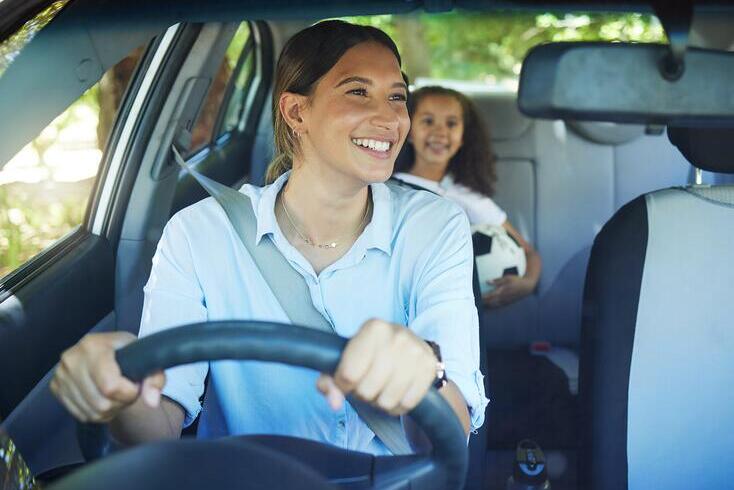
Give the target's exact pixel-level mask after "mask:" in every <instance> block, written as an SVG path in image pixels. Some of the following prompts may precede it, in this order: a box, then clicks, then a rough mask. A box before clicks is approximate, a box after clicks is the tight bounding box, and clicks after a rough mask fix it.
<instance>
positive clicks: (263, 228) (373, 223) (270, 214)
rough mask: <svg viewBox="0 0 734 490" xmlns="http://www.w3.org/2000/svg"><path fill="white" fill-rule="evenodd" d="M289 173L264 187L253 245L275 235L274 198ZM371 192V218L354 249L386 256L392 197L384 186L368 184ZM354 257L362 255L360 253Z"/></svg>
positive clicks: (391, 233) (390, 238)
mask: <svg viewBox="0 0 734 490" xmlns="http://www.w3.org/2000/svg"><path fill="white" fill-rule="evenodd" d="M290 173H291V171H290V170H289V171H287V172H285V173H284V174H283V175H281V176H280V177H278V178H277V179H276V180H275V182H273V183H272V184H270V185H267V186H265V187H264V188H263V191H262V194H261V195H260V200H259V202H258V204H257V212H256V214H257V236H256V239H255V243H256V244H259V243H260V240H261V239H262V237H263V236H265V235H267V234H275V233H276V230H278V231H280V229H279V228H278V222H277V221H276V219H275V199H276V198H277V197H278V193H279V192H280V190H281V189H282V188H283V186H284V185H285V183H286V182H287V181H288V178H289V177H290ZM370 189H371V190H372V205H373V207H372V219H371V220H370V222H369V224H368V225H367V226H366V227H365V229H364V231H363V232H362V235H360V237H359V238H358V239H357V242H356V243H355V246H354V247H353V248H354V249H356V248H357V247H359V248H361V249H362V251H366V250H368V249H371V248H377V249H379V250H382V251H383V252H385V253H386V254H388V255H390V254H392V235H393V203H392V194H391V191H390V189H389V188H388V186H387V185H385V184H383V183H378V184H371V185H370ZM353 251H355V252H358V253H357V254H356V255H357V256H360V257H361V256H362V255H363V253H360V252H361V251H360V250H353Z"/></svg>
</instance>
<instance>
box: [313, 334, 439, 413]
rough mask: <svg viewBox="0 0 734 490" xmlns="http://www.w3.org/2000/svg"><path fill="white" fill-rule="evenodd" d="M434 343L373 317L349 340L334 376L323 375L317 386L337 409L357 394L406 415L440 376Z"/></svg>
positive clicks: (383, 407)
mask: <svg viewBox="0 0 734 490" xmlns="http://www.w3.org/2000/svg"><path fill="white" fill-rule="evenodd" d="M437 362H438V361H437V359H436V357H435V355H434V354H433V351H432V350H431V347H430V346H429V345H428V344H427V343H426V342H425V341H424V340H422V339H421V338H419V337H418V336H416V335H415V334H414V333H413V332H412V331H410V330H409V329H407V328H405V327H403V326H401V325H396V324H393V323H388V322H384V321H381V320H369V321H367V322H366V323H365V324H364V325H362V327H361V328H360V330H359V332H357V334H356V335H355V336H354V337H352V339H351V340H350V341H349V342H348V343H347V346H346V348H345V349H344V353H343V354H342V358H341V361H340V363H339V366H338V367H337V370H336V373H335V374H334V376H333V377H332V376H327V375H324V374H322V375H321V377H320V378H319V380H318V382H317V387H318V389H319V391H321V393H323V394H324V395H325V396H326V398H327V400H328V401H329V404H330V405H331V407H332V408H333V409H335V410H336V409H339V408H340V407H341V406H342V404H343V403H344V397H345V396H346V395H349V394H354V395H355V396H356V397H357V398H359V399H361V400H364V401H366V402H369V403H371V404H372V405H374V406H376V407H379V408H381V409H382V410H385V411H386V412H388V413H390V414H391V415H402V414H404V413H406V412H409V411H410V410H412V409H413V408H414V407H415V406H416V405H418V403H419V402H420V401H421V399H422V398H423V396H424V395H425V394H426V393H427V392H428V389H429V388H430V387H431V385H432V384H433V382H434V380H435V379H436V367H437Z"/></svg>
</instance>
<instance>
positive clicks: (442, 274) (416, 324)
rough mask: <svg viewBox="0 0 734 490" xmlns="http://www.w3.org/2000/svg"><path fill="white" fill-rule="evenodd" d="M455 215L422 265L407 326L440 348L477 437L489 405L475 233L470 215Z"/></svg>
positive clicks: (424, 255) (422, 261) (425, 254)
mask: <svg viewBox="0 0 734 490" xmlns="http://www.w3.org/2000/svg"><path fill="white" fill-rule="evenodd" d="M456 211H457V212H456V213H454V214H453V215H452V217H451V219H450V220H449V222H448V223H447V225H446V226H445V227H443V228H442V230H441V231H440V233H439V236H437V237H435V239H434V240H432V241H431V245H430V246H428V247H427V248H426V250H424V251H423V253H422V254H421V257H420V259H419V261H418V263H417V267H416V277H415V282H414V287H413V288H412V291H413V292H412V295H411V296H412V297H411V301H410V307H409V311H408V317H409V319H408V323H409V326H410V328H411V329H412V330H413V331H414V332H415V333H416V334H417V335H419V336H421V337H423V338H425V339H426V340H431V341H434V342H436V343H437V344H438V345H439V346H440V348H441V355H442V357H443V361H444V364H445V365H446V375H447V377H448V378H449V379H450V380H451V381H453V382H454V383H455V384H456V385H457V386H458V388H459V390H460V391H461V393H462V395H463V396H464V399H465V401H466V404H467V406H468V407H469V411H470V416H471V430H472V431H474V430H476V429H478V428H479V427H481V425H482V423H483V422H484V411H485V409H486V407H487V403H488V402H489V400H487V398H486V396H485V393H484V377H483V375H482V373H481V371H480V370H479V348H480V347H479V320H478V316H477V309H476V306H475V303H474V293H473V290H472V273H473V266H474V254H473V250H472V244H471V232H470V229H469V221H468V220H467V217H466V215H465V214H464V213H463V212H461V211H459V210H458V208H456Z"/></svg>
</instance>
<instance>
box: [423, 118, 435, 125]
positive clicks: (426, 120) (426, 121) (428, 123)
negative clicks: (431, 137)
mask: <svg viewBox="0 0 734 490" xmlns="http://www.w3.org/2000/svg"><path fill="white" fill-rule="evenodd" d="M423 124H425V125H426V126H430V125H431V124H433V119H424V120H423Z"/></svg>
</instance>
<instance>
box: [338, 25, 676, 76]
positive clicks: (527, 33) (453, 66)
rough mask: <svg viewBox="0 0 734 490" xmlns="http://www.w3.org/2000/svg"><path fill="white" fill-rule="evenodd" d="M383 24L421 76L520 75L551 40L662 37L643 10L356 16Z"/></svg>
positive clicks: (652, 39) (646, 39) (411, 73)
mask: <svg viewBox="0 0 734 490" xmlns="http://www.w3.org/2000/svg"><path fill="white" fill-rule="evenodd" d="M347 20H349V21H351V22H356V23H359V24H365V25H372V26H374V27H378V28H380V29H383V30H384V31H385V32H387V34H388V35H390V36H391V37H392V38H393V39H394V40H395V42H396V44H397V45H398V48H399V49H400V52H401V55H402V57H403V61H404V68H405V71H406V72H407V73H408V75H409V76H410V78H411V79H415V78H416V77H425V76H428V77H431V78H448V79H457V80H474V81H493V80H498V79H499V80H501V79H508V78H509V79H513V78H517V76H518V75H519V73H520V66H521V63H522V59H523V58H524V57H525V55H526V54H527V52H528V51H529V50H530V49H531V48H532V47H533V46H536V45H538V44H542V43H546V42H551V41H636V42H663V41H664V40H665V34H664V31H663V28H662V26H661V25H660V23H659V22H658V21H657V19H656V18H654V17H652V16H649V15H642V14H601V13H594V14H563V15H558V14H553V13H543V14H537V13H527V12H514V13H509V12H506V13H493V14H477V13H467V12H451V13H447V14H417V15H413V16H407V17H406V16H393V15H382V16H371V17H351V18H348V19H347Z"/></svg>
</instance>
